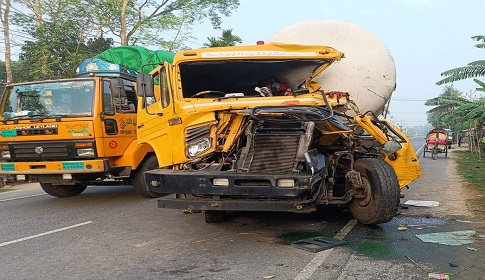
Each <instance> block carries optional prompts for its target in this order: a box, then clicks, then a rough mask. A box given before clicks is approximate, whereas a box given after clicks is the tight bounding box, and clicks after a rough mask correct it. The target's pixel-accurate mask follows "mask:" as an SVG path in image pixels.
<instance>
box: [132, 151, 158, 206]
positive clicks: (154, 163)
mask: <svg viewBox="0 0 485 280" xmlns="http://www.w3.org/2000/svg"><path fill="white" fill-rule="evenodd" d="M156 168H158V160H157V157H156V156H154V155H152V156H149V157H148V158H146V159H145V160H144V161H143V162H142V164H141V166H139V168H138V170H137V171H136V173H135V178H134V179H133V186H134V187H135V191H136V192H137V193H139V194H140V195H142V196H143V197H147V198H154V197H161V196H164V195H165V194H161V193H156V192H152V191H150V189H149V188H148V185H147V183H146V181H145V175H144V174H143V173H144V172H145V171H148V170H153V169H156Z"/></svg>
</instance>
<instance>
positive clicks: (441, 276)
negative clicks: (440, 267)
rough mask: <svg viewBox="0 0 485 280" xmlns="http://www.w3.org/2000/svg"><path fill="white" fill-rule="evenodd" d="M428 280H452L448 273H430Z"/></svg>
mask: <svg viewBox="0 0 485 280" xmlns="http://www.w3.org/2000/svg"><path fill="white" fill-rule="evenodd" d="M428 278H429V279H445V280H449V279H450V275H448V274H446V273H428Z"/></svg>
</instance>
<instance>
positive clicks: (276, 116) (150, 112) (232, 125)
mask: <svg viewBox="0 0 485 280" xmlns="http://www.w3.org/2000/svg"><path fill="white" fill-rule="evenodd" d="M343 59H345V58H344V56H343V54H342V53H341V52H339V51H338V50H336V49H334V48H331V47H327V46H308V45H293V44H278V43H270V44H261V45H253V46H233V47H222V48H205V49H196V50H186V51H181V52H178V53H177V54H176V55H175V58H174V61H173V63H171V64H169V63H165V64H163V65H161V66H159V67H158V68H156V69H155V70H154V71H152V72H151V74H139V75H138V79H137V88H138V90H137V94H138V95H139V97H140V98H141V102H142V103H143V109H144V110H143V112H139V115H138V142H139V143H140V144H144V145H149V146H150V147H152V149H153V150H154V151H155V154H156V156H157V159H158V162H159V166H160V168H158V169H155V170H152V171H147V172H145V178H146V182H147V184H148V188H149V189H150V191H151V192H153V193H159V194H173V195H172V196H165V197H163V198H160V199H159V200H158V205H159V207H160V208H175V209H189V210H202V211H203V213H204V217H205V221H206V222H209V223H211V222H220V221H222V220H224V216H225V213H226V211H290V212H311V211H314V210H316V209H317V207H318V206H319V205H347V206H348V207H349V208H350V211H351V213H352V215H353V216H354V217H355V218H356V219H357V220H358V221H360V222H362V223H365V224H376V223H383V222H387V221H389V220H391V219H392V218H393V217H394V215H395V214H396V211H397V209H398V205H399V199H400V190H401V189H402V188H403V187H404V186H406V185H407V184H409V183H410V182H412V181H413V180H415V179H416V178H418V177H420V176H421V170H420V166H419V162H418V159H417V156H416V154H415V151H414V149H413V147H412V145H411V143H410V141H409V139H408V138H407V137H406V135H404V134H403V133H402V132H401V131H399V130H398V129H397V128H396V127H394V126H393V125H392V124H390V123H389V122H387V121H386V120H385V119H379V118H378V117H377V116H375V115H374V114H373V112H367V113H363V114H362V113H358V109H357V108H356V105H355V104H354V103H353V102H352V96H351V95H349V93H348V92H338V91H326V90H325V84H322V85H320V84H318V83H317V82H316V81H315V80H314V78H315V77H317V76H318V75H320V74H321V73H322V72H324V71H326V70H327V68H329V69H330V68H331V67H332V64H333V63H337V62H339V61H340V60H343ZM268 78H270V79H268ZM261 80H265V81H267V80H271V83H273V84H274V83H277V84H278V85H279V89H283V90H285V91H284V92H283V91H281V92H280V91H279V90H278V89H273V90H272V89H271V86H268V87H266V89H265V90H262V87H261V86H262V85H261V84H260V83H258V81H261ZM282 85H283V87H282ZM286 87H289V88H290V89H292V91H290V93H288V91H287V90H286ZM268 90H269V91H268ZM349 112H352V113H353V115H354V116H352V114H349Z"/></svg>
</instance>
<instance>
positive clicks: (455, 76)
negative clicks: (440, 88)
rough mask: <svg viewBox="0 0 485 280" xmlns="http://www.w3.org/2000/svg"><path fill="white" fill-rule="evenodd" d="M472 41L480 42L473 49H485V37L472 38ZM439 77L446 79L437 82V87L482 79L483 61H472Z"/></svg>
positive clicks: (483, 72)
mask: <svg viewBox="0 0 485 280" xmlns="http://www.w3.org/2000/svg"><path fill="white" fill-rule="evenodd" d="M472 39H473V40H475V41H479V42H482V43H479V44H477V45H475V47H477V48H480V49H485V36H483V35H478V36H473V37H472ZM441 76H442V77H446V78H443V79H441V80H439V81H438V82H436V84H437V85H442V84H446V83H451V82H456V81H460V80H465V79H468V78H478V77H483V76H485V60H477V61H473V62H470V63H468V65H466V66H463V67H458V68H454V69H450V70H447V71H445V72H443V73H441Z"/></svg>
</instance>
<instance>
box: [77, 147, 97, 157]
mask: <svg viewBox="0 0 485 280" xmlns="http://www.w3.org/2000/svg"><path fill="white" fill-rule="evenodd" d="M77 155H78V156H80V157H94V149H93V148H87V149H77Z"/></svg>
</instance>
